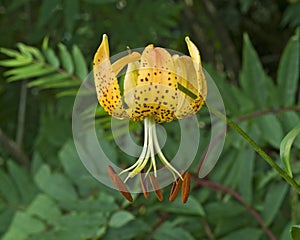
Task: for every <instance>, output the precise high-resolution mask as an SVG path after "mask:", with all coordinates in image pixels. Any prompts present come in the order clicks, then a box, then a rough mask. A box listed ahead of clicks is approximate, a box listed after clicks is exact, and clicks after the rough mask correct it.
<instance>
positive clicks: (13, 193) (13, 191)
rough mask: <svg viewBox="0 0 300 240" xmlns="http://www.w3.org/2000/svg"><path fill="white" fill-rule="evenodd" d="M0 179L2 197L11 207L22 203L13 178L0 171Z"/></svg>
mask: <svg viewBox="0 0 300 240" xmlns="http://www.w3.org/2000/svg"><path fill="white" fill-rule="evenodd" d="M0 179H1V181H0V195H1V197H2V198H4V199H5V200H6V201H7V202H8V203H9V204H10V205H17V203H18V202H19V201H20V196H19V193H18V191H17V188H16V185H15V183H14V182H13V180H12V178H11V176H9V175H8V174H7V173H5V172H4V171H2V170H1V169H0Z"/></svg>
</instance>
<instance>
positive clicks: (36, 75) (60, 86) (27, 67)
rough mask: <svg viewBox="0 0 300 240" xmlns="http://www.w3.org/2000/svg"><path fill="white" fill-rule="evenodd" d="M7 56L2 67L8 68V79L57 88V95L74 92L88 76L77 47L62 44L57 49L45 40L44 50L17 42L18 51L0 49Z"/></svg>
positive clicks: (44, 87) (0, 64)
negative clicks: (69, 48) (70, 48)
mask: <svg viewBox="0 0 300 240" xmlns="http://www.w3.org/2000/svg"><path fill="white" fill-rule="evenodd" d="M0 53H2V54H4V55H6V56H7V59H4V60H1V61H0V66H3V67H5V68H9V70H7V71H6V72H5V73H4V76H6V77H7V81H9V82H12V81H20V80H25V79H26V80H29V81H28V85H27V86H28V87H38V88H41V89H57V90H59V91H58V93H57V96H66V95H75V94H76V92H77V89H78V87H79V86H80V84H81V83H82V80H83V79H84V78H85V77H86V76H87V75H88V69H87V64H86V61H85V59H84V57H83V54H82V52H81V51H80V49H79V48H78V47H77V46H75V45H74V46H73V48H72V51H69V50H68V49H67V47H66V46H65V45H64V44H62V43H60V44H59V45H58V51H57V52H56V51H55V50H54V49H52V48H50V47H49V46H48V38H45V39H44V42H43V45H42V49H41V50H40V49H38V48H35V47H32V46H28V45H25V44H23V43H18V44H17V50H13V49H8V48H0Z"/></svg>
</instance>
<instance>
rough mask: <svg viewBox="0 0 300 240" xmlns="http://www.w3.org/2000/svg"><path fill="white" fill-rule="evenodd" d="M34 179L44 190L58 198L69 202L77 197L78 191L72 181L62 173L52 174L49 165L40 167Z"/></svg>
mask: <svg viewBox="0 0 300 240" xmlns="http://www.w3.org/2000/svg"><path fill="white" fill-rule="evenodd" d="M34 180H35V182H36V184H37V185H38V187H39V188H40V189H41V190H42V191H44V192H45V193H47V194H49V195H50V196H51V197H53V198H54V199H56V200H59V201H63V202H68V201H74V200H76V199H77V196H76V192H75V190H74V188H73V186H72V185H71V183H70V181H69V180H68V179H67V178H66V177H65V176H64V175H62V174H59V173H53V174H51V172H50V168H49V166H47V165H43V166H41V167H40V169H39V171H38V172H37V174H36V175H35V177H34Z"/></svg>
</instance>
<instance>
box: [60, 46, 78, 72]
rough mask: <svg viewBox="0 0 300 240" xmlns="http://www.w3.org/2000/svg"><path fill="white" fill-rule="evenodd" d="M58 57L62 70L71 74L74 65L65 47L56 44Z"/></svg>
mask: <svg viewBox="0 0 300 240" xmlns="http://www.w3.org/2000/svg"><path fill="white" fill-rule="evenodd" d="M58 48H59V56H60V59H61V64H62V68H63V69H64V70H66V71H67V72H68V73H70V74H72V73H73V72H74V65H73V61H72V57H71V54H70V53H69V52H68V50H67V48H66V46H65V45H63V44H62V43H60V44H58Z"/></svg>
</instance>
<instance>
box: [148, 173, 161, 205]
mask: <svg viewBox="0 0 300 240" xmlns="http://www.w3.org/2000/svg"><path fill="white" fill-rule="evenodd" d="M150 183H151V185H152V187H153V190H154V192H155V195H156V197H157V198H158V200H159V201H162V200H163V199H164V197H163V194H162V191H161V189H160V186H159V183H158V181H157V179H156V177H155V176H154V175H153V174H151V173H150Z"/></svg>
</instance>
